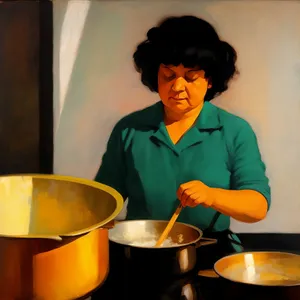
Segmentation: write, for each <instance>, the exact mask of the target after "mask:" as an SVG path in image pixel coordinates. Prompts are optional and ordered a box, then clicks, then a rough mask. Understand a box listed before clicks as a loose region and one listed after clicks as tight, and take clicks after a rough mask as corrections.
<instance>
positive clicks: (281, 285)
mask: <svg viewBox="0 0 300 300" xmlns="http://www.w3.org/2000/svg"><path fill="white" fill-rule="evenodd" d="M255 253H260V254H263V253H278V254H288V255H291V256H295V257H296V256H300V255H299V254H295V253H290V252H283V251H259V250H257V251H245V252H239V253H233V254H230V255H226V256H224V257H222V258H220V259H218V260H217V261H216V262H215V264H214V267H213V269H214V271H215V272H216V273H217V274H218V275H219V276H220V277H221V278H223V279H226V280H228V281H231V282H234V283H239V284H243V285H250V286H260V287H274V288H276V287H296V286H300V281H299V282H297V283H292V284H280V285H272V284H267V283H266V284H261V283H253V282H245V281H242V280H234V279H232V278H230V277H228V276H225V275H224V274H222V272H221V271H218V270H217V264H218V262H220V261H222V260H224V259H227V258H229V257H234V256H239V255H245V254H255Z"/></svg>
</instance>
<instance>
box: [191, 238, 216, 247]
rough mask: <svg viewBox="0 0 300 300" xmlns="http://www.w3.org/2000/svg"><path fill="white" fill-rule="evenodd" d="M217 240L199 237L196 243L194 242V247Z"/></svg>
mask: <svg viewBox="0 0 300 300" xmlns="http://www.w3.org/2000/svg"><path fill="white" fill-rule="evenodd" d="M217 242H218V240H216V239H210V238H201V239H200V240H199V241H198V242H197V243H196V245H195V246H196V248H199V247H201V246H207V245H213V244H216V243H217Z"/></svg>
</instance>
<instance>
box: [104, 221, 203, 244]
mask: <svg viewBox="0 0 300 300" xmlns="http://www.w3.org/2000/svg"><path fill="white" fill-rule="evenodd" d="M135 222H157V223H160V222H163V223H166V225H167V224H168V221H166V220H147V219H139V220H124V221H120V222H118V223H117V224H116V225H115V226H118V225H122V224H124V223H135ZM176 223H177V224H181V225H184V226H187V227H189V228H191V229H193V230H195V231H197V233H198V234H199V236H198V238H196V239H195V240H193V241H191V242H188V243H183V244H180V245H174V246H161V247H158V248H156V247H143V246H136V245H130V244H128V243H126V242H122V241H120V239H118V238H117V239H114V238H113V236H112V231H111V230H114V228H112V229H110V230H109V240H110V241H111V242H114V243H116V244H120V245H124V246H127V247H133V248H139V249H151V250H162V249H178V248H184V247H187V246H193V245H195V246H196V245H197V243H199V241H200V240H201V239H203V237H202V236H203V231H202V230H201V229H199V228H197V227H196V226H193V225H190V224H186V223H182V222H176Z"/></svg>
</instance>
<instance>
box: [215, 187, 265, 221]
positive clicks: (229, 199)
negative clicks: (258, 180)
mask: <svg viewBox="0 0 300 300" xmlns="http://www.w3.org/2000/svg"><path fill="white" fill-rule="evenodd" d="M213 194H214V201H213V204H212V206H211V207H212V208H214V209H215V210H217V211H219V212H221V213H222V214H224V215H227V216H230V217H232V218H234V219H236V220H238V221H241V222H245V223H255V222H258V221H261V220H263V219H264V218H265V217H266V215H267V211H268V203H267V200H266V198H265V197H264V196H263V195H262V194H260V193H259V192H256V191H254V190H239V191H236V190H224V189H217V188H214V189H213Z"/></svg>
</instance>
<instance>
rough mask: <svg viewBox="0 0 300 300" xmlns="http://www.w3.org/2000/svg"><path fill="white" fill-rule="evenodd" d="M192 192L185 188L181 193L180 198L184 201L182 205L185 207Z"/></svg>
mask: <svg viewBox="0 0 300 300" xmlns="http://www.w3.org/2000/svg"><path fill="white" fill-rule="evenodd" d="M190 192H191V191H189V190H185V191H184V192H183V193H182V195H181V198H180V201H181V203H182V206H183V207H185V206H186V202H187V199H188V198H189V196H190Z"/></svg>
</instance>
